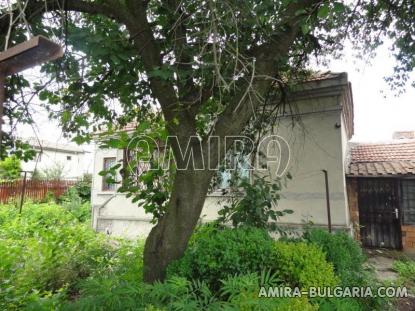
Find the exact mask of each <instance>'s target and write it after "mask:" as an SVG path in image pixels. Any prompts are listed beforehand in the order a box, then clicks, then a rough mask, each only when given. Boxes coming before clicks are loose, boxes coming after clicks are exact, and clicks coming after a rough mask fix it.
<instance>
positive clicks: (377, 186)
mask: <svg viewBox="0 0 415 311" xmlns="http://www.w3.org/2000/svg"><path fill="white" fill-rule="evenodd" d="M358 185H359V203H358V204H359V222H360V226H361V228H360V237H361V240H362V243H363V246H366V247H385V248H394V249H401V248H402V234H401V222H400V209H399V200H398V193H399V187H398V181H397V180H395V179H387V178H383V179H382V178H362V179H359V184H358Z"/></svg>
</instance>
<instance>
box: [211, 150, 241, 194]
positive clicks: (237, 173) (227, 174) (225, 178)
mask: <svg viewBox="0 0 415 311" xmlns="http://www.w3.org/2000/svg"><path fill="white" fill-rule="evenodd" d="M229 159H230V161H228V162H229V164H228V165H229V167H230V168H235V169H220V170H219V171H218V183H217V186H216V188H217V189H229V188H230V186H231V180H232V177H238V178H240V179H241V178H249V159H248V158H247V157H245V156H240V155H237V156H231V157H229ZM235 161H237V162H236V163H235Z"/></svg>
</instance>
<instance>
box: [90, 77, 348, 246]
mask: <svg viewBox="0 0 415 311" xmlns="http://www.w3.org/2000/svg"><path fill="white" fill-rule="evenodd" d="M349 91H350V89H349V84H348V82H347V76H346V77H344V76H343V77H342V79H339V80H336V81H331V80H330V81H318V82H314V83H313V84H311V85H310V84H308V85H307V86H306V87H305V88H304V89H302V90H300V91H299V92H298V93H296V94H295V95H294V96H293V97H292V98H291V99H290V102H291V105H292V107H293V111H294V115H286V116H282V117H281V118H280V120H279V126H278V127H277V129H276V130H275V131H274V132H273V134H277V135H279V136H281V137H283V138H284V139H285V140H286V141H287V142H288V145H289V147H290V162H289V164H288V171H289V172H290V173H291V175H292V176H293V179H292V180H289V181H288V183H287V187H286V188H284V189H283V191H282V199H281V200H280V201H279V203H278V208H279V209H291V210H293V211H294V213H293V214H291V215H286V216H284V217H283V218H281V219H280V224H281V225H283V226H287V227H292V228H293V229H296V228H300V227H302V224H303V223H304V222H305V221H311V222H313V223H314V224H315V225H317V226H327V205H326V192H325V182H324V175H323V172H322V170H327V172H328V179H329V188H330V205H331V220H332V224H333V227H334V228H338V229H346V230H349V229H350V217H349V211H348V208H347V195H346V181H345V158H346V153H347V150H346V146H347V140H348V138H350V129H347V126H348V124H347V122H346V120H345V118H344V114H343V113H342V111H343V107H344V106H345V105H346V104H349V105H350V102H349V103H347V102H346V101H348V100H349V101H350V100H351V99H350V98H349V97H348V96H346V95H347V94H349V93H350V92H349ZM349 123H350V122H349ZM105 157H116V158H117V160H118V161H121V160H122V151H121V150H101V149H96V152H95V159H94V163H95V165H94V166H95V167H94V182H93V190H92V204H93V220H94V221H93V225H94V228H95V229H96V230H98V231H103V232H107V233H109V234H114V235H122V236H126V237H131V238H133V237H136V236H145V235H146V234H147V233H148V232H149V230H150V228H151V224H149V221H150V219H151V215H146V214H145V213H144V211H143V209H142V208H139V207H137V205H136V204H133V203H131V201H130V200H129V199H127V198H125V197H124V196H123V195H122V194H116V193H115V192H112V191H105V192H103V191H102V190H101V189H102V177H101V176H99V175H98V173H99V171H101V170H102V165H103V159H104V158H105ZM276 166H277V164H275V163H274V164H271V165H270V167H269V168H270V169H271V171H274V172H275V171H277V167H276ZM108 200H109V201H108ZM224 200H226V197H223V196H222V195H220V194H219V193H216V192H215V193H213V194H210V195H209V196H208V197H207V198H206V202H205V207H204V209H203V211H202V219H203V221H210V220H213V219H216V217H217V211H218V210H219V209H220V205H221V204H223V203H224Z"/></svg>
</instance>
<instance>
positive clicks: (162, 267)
mask: <svg viewBox="0 0 415 311" xmlns="http://www.w3.org/2000/svg"><path fill="white" fill-rule="evenodd" d="M1 10H2V16H1V19H0V33H1V37H0V40H1V41H2V42H0V43H1V44H2V45H3V46H5V45H6V44H8V45H9V46H10V45H12V44H14V43H17V42H20V41H22V40H24V38H25V34H26V33H27V31H28V30H30V31H31V32H32V33H34V34H44V35H47V36H49V37H55V38H57V39H59V40H61V42H63V43H64V44H65V46H66V54H65V57H64V59H63V60H60V61H57V62H55V63H53V64H48V65H45V66H43V69H42V70H43V71H44V73H45V74H46V75H47V76H48V77H49V78H50V79H49V80H48V81H47V82H46V83H40V82H37V81H35V82H33V81H32V82H31V83H29V82H28V81H26V80H25V79H24V78H23V77H21V76H17V77H13V78H12V79H11V80H10V81H9V82H10V83H9V87H8V93H7V94H8V99H9V101H8V106H6V115H7V120H8V121H9V122H10V123H12V121H13V120H16V119H19V120H24V118H23V117H24V116H26V120H27V122H32V120H30V116H28V115H27V114H26V112H27V109H26V108H27V100H26V99H27V96H29V97H30V94H29V95H27V94H26V95H25V94H23V93H24V92H23V91H22V90H23V89H25V90H26V91H27V89H28V86H29V91H30V92H35V93H37V94H38V95H39V98H40V99H41V100H44V101H45V102H47V107H49V109H50V112H51V115H53V116H55V117H58V118H59V119H60V121H61V123H62V125H63V128H64V129H65V131H66V132H68V133H72V134H73V135H74V139H75V140H76V141H78V142H82V141H84V140H88V139H90V134H91V131H96V130H98V129H99V128H101V126H105V127H110V128H116V127H117V126H118V127H121V126H124V125H126V124H127V123H128V122H131V121H135V122H138V124H139V126H138V128H139V130H140V131H146V132H147V133H148V132H149V131H148V130H149V129H151V130H152V131H158V130H160V127H161V128H162V129H164V130H166V132H167V134H168V135H171V136H175V137H177V140H173V141H171V145H170V147H171V150H172V152H173V154H174V156H175V159H176V163H177V167H178V168H183V167H186V164H187V160H188V159H186V158H183V157H182V151H183V150H186V148H187V147H188V144H189V147H190V148H192V147H195V148H193V157H194V163H195V167H196V168H204V169H195V168H194V167H193V168H192V167H189V168H188V169H187V170H177V171H176V172H175V174H174V180H173V182H172V184H171V190H170V191H169V196H168V202H167V205H166V208H165V210H164V211H163V212H161V213H158V214H157V217H156V221H157V224H156V225H155V226H154V228H153V229H152V230H151V233H150V235H149V236H148V238H147V240H146V246H145V251H144V267H145V269H144V278H145V280H146V281H148V282H152V281H155V280H160V279H163V278H164V277H165V272H166V267H167V265H168V264H169V263H170V262H171V261H172V260H175V259H177V258H179V257H180V256H181V255H182V254H183V252H184V250H185V248H186V246H187V243H188V240H189V237H190V235H191V234H192V232H193V230H194V227H195V225H196V223H197V221H198V219H199V217H200V213H201V210H202V207H203V204H204V200H205V196H206V194H207V192H208V189H209V184H210V181H211V179H212V176H213V174H214V172H213V171H212V170H209V169H208V168H209V167H212V165H213V166H217V165H219V163H220V162H221V161H222V160H223V158H224V155H225V152H226V146H225V144H223V143H222V142H223V141H224V138H225V137H232V136H236V135H238V134H240V133H241V132H242V131H243V130H244V129H246V127H247V126H248V124H250V125H249V126H251V125H252V124H254V127H255V120H257V119H258V118H259V119H261V118H263V117H264V115H266V114H261V113H260V112H261V111H265V110H264V109H263V107H264V105H271V106H272V105H274V106H278V105H279V103H280V104H283V102H284V101H276V100H275V99H274V96H278V94H279V95H281V94H283V92H275V89H278V88H280V90H281V87H283V86H284V85H285V84H286V83H287V82H288V83H289V82H290V81H292V79H294V78H295V77H298V76H299V75H300V73H303V69H304V68H305V65H306V64H307V62H308V61H309V60H310V57H311V56H313V55H315V56H318V57H324V56H326V55H338V53H339V51H341V49H342V47H343V43H344V40H345V39H347V38H349V39H351V40H352V41H353V42H354V43H355V44H356V46H360V47H361V48H362V49H361V50H362V51H364V52H366V51H367V50H372V49H373V48H375V47H376V46H378V45H379V44H381V43H382V40H384V39H385V38H389V39H390V40H392V42H394V43H395V44H394V53H395V55H396V57H397V60H398V63H397V67H396V68H395V72H396V76H395V77H394V79H392V80H391V81H393V83H394V85H395V86H398V87H402V86H403V85H404V84H403V83H404V82H406V81H407V80H408V75H407V73H408V72H409V71H411V70H412V69H413V67H414V65H415V62H414V48H415V44H414V38H415V34H414V31H415V30H414V27H413V25H414V24H415V14H414V4H413V1H411V0H378V1H372V0H359V1H356V3H350V1H344V2H342V1H325V0H301V1H300V0H294V1H289V0H262V1H257V0H245V1H236V0H227V1H217V0H203V1H192V0H180V1H179V0H96V1H87V0H26V1H25V0H16V1H15V2H14V4H13V5H12V7H11V8H10V7H2V8H1ZM276 93H277V94H276ZM273 100H274V101H273ZM114 101H115V103H116V104H115V105H114V104H113V103H114ZM13 105H14V106H13ZM118 106H119V107H121V109H118V108H117V107H118ZM12 107H13V108H12ZM154 107H159V109H160V111H159V110H157V109H154ZM266 111H267V113H268V110H266ZM159 112H160V113H159ZM252 120H253V122H250V121H252ZM261 120H264V119H261ZM154 121H156V122H154ZM155 124H157V126H155ZM146 126H147V128H146ZM191 137H198V139H196V140H195V139H191ZM212 137H218V138H219V139H216V138H215V139H212ZM3 143H5V142H3ZM110 144H113V145H120V141H112V142H110ZM200 144H201V145H202V148H200V147H199V146H200ZM209 144H210V145H209ZM208 145H209V146H210V148H208ZM229 145H230V144H229V141H228V144H227V146H228V147H229ZM213 150H215V151H218V150H219V152H213ZM208 158H209V161H210V162H209V163H207V161H208V160H207V159H208ZM128 189H129V190H128ZM127 191H133V190H131V188H128V187H127Z"/></svg>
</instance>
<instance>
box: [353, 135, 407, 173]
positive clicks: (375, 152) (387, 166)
mask: <svg viewBox="0 0 415 311" xmlns="http://www.w3.org/2000/svg"><path fill="white" fill-rule="evenodd" d="M350 155H351V159H350V165H349V167H348V170H347V175H348V176H396V175H398V176H400V175H415V141H407V142H393V143H388V144H359V145H356V146H354V147H353V148H352V149H351V152H350Z"/></svg>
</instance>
